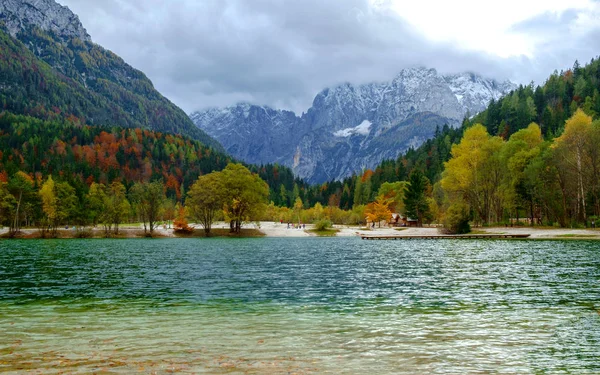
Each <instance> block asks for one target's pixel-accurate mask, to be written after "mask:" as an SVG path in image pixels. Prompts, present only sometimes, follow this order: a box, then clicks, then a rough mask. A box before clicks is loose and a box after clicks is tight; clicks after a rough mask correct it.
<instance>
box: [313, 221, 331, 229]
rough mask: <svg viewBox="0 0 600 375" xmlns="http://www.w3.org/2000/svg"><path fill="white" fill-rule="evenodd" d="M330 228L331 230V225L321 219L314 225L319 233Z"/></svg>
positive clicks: (329, 222)
mask: <svg viewBox="0 0 600 375" xmlns="http://www.w3.org/2000/svg"><path fill="white" fill-rule="evenodd" d="M331 228H333V224H332V223H331V221H329V220H327V219H321V220H319V221H317V222H316V223H315V230H317V231H319V232H322V231H326V230H328V229H331Z"/></svg>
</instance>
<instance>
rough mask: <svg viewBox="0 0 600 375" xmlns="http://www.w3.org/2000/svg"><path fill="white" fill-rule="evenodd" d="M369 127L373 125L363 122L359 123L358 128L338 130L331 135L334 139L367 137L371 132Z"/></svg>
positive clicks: (367, 121)
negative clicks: (354, 136)
mask: <svg viewBox="0 0 600 375" xmlns="http://www.w3.org/2000/svg"><path fill="white" fill-rule="evenodd" d="M371 125H373V123H372V122H371V121H369V120H365V121H363V122H361V123H360V125H358V126H355V127H353V128H346V129H342V130H338V131H336V132H335V133H333V135H335V136H336V137H350V136H351V135H354V134H358V135H369V132H370V131H371Z"/></svg>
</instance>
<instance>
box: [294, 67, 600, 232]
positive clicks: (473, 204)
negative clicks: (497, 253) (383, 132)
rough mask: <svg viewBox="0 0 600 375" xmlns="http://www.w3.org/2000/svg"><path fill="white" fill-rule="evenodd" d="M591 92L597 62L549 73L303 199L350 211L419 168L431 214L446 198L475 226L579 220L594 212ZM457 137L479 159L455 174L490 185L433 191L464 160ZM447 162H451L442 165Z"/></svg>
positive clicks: (441, 209)
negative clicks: (460, 206)
mask: <svg viewBox="0 0 600 375" xmlns="http://www.w3.org/2000/svg"><path fill="white" fill-rule="evenodd" d="M599 90H600V60H598V59H593V60H592V61H591V62H590V63H589V64H587V65H585V66H583V67H582V66H580V65H579V63H577V62H576V63H575V64H574V66H573V68H572V69H568V70H566V71H561V72H555V73H554V74H552V75H551V76H550V77H549V78H548V80H547V81H546V82H545V83H544V84H543V85H540V86H534V85H533V84H531V85H527V86H520V87H519V88H518V89H516V90H514V91H513V92H511V93H510V94H508V95H506V96H505V97H503V98H501V99H499V100H497V101H494V100H493V101H492V102H491V103H490V105H489V106H488V108H487V109H486V110H485V111H483V112H481V113H480V114H478V115H476V116H475V117H473V118H471V119H465V121H464V122H463V124H462V126H461V127H460V128H457V129H452V128H449V127H444V128H442V129H440V130H439V131H438V132H437V133H436V136H435V137H434V138H433V139H431V140H429V141H427V142H426V143H425V144H423V145H422V146H421V147H419V148H417V149H411V150H409V151H408V152H406V153H405V154H403V155H400V156H399V157H398V159H396V160H389V161H384V162H382V163H381V164H380V165H379V166H378V167H377V168H375V169H374V170H367V171H365V172H364V173H362V174H361V175H359V176H353V177H352V178H349V179H346V180H344V181H343V182H331V183H328V184H324V185H321V186H320V187H318V188H310V189H309V191H307V192H306V193H307V195H306V198H307V199H308V202H310V204H312V203H315V202H320V203H321V204H327V203H330V204H334V205H339V206H340V207H342V208H345V209H350V208H352V207H353V206H354V205H363V204H367V203H369V202H374V201H375V200H376V198H377V197H378V195H380V193H381V191H382V190H381V187H382V185H384V184H385V183H386V182H387V183H393V182H397V181H407V180H408V178H409V176H410V174H411V172H413V171H415V170H419V171H421V172H422V173H423V174H424V176H425V177H426V178H427V180H428V186H429V188H428V192H427V194H428V197H429V200H430V203H435V204H432V207H431V210H430V211H432V212H434V214H432V216H431V218H432V219H438V220H442V219H443V217H444V216H445V214H446V209H448V206H449V205H450V204H451V202H450V201H452V200H454V201H460V202H462V203H465V205H466V207H467V208H468V209H469V213H470V217H471V219H473V220H476V221H477V222H479V223H490V222H506V221H507V220H509V218H512V219H516V218H519V217H521V218H522V217H523V216H525V217H527V218H528V220H529V222H536V223H542V222H543V223H546V224H552V223H557V224H560V225H562V226H567V225H578V223H580V224H585V223H586V222H589V221H590V220H595V219H596V218H597V217H598V215H600V206H599V203H600V202H599V195H600V194H599V193H600V192H599V191H598V189H599V186H600V181H598V178H599V174H598V170H599V169H600V166H599V165H598V158H597V155H596V152H598V150H599V149H600V139H598V135H597V132H598V131H599V130H598V127H599V126H600V125H599V122H598V115H599V114H600V93H599ZM578 111H579V112H578ZM532 123H534V126H533V127H530V124H532ZM476 124H480V125H481V126H480V127H478V128H477V131H475V130H473V131H472V132H471V133H470V134H469V138H468V139H463V135H464V133H465V131H466V130H467V129H471V128H473V127H474V126H475V125H476ZM569 124H571V125H570V126H569ZM565 127H570V128H571V129H570V131H565ZM536 129H539V136H538V138H539V139H537V138H536V136H535V134H536ZM482 130H483V131H482ZM475 133H476V134H477V135H476V136H475ZM532 134H533V135H532ZM472 137H474V138H475V139H476V140H473V139H472ZM557 137H560V138H557ZM523 138H525V140H523ZM461 140H462V143H461ZM522 142H525V143H526V144H525V145H523V144H522ZM459 143H461V144H462V145H463V146H462V147H463V149H464V148H467V147H470V148H468V150H469V151H468V152H466V154H471V153H473V154H474V155H477V156H478V157H481V159H479V160H478V161H477V165H478V166H479V167H481V168H483V169H479V168H475V167H474V166H473V165H471V166H470V167H469V168H468V169H466V170H464V171H463V172H465V173H463V175H462V178H464V179H463V183H467V181H470V183H474V181H477V179H479V181H486V182H488V181H492V180H489V179H490V178H491V176H489V175H485V173H489V172H490V170H491V171H494V172H495V173H496V175H495V176H494V177H495V180H493V181H495V185H491V186H490V185H486V184H482V185H481V186H479V187H478V189H483V190H478V191H474V190H469V189H467V190H468V193H465V191H463V190H464V189H463V190H460V189H459V190H460V191H461V192H462V193H463V194H462V195H461V194H458V195H456V193H457V191H456V186H454V187H451V185H452V184H449V183H448V181H449V180H448V179H447V180H446V186H445V187H446V189H443V188H442V186H443V184H442V183H440V181H442V179H443V178H444V177H446V178H450V177H449V176H450V175H451V174H452V173H454V172H456V170H454V172H453V171H452V170H451V171H448V168H449V167H450V169H452V168H453V167H454V168H456V167H458V168H459V169H460V168H461V167H465V165H467V166H468V165H469V164H468V163H469V161H468V160H467V159H465V158H463V159H462V162H456V159H460V158H461V151H460V150H461V148H460V147H459V146H457V145H458V144H459ZM464 144H466V145H469V146H465V145H464ZM488 146H489V147H491V149H490V148H489V147H488ZM463 152H465V151H463ZM482 155H483V156H482ZM451 159H455V160H454V161H452V163H450V164H448V162H449V161H450V160H451ZM470 162H473V160H471V161H470ZM461 163H463V164H462V165H461ZM482 166H484V167H482ZM542 167H544V168H542ZM467 171H469V172H471V173H475V172H474V171H477V173H481V174H480V175H470V177H469V178H471V180H468V179H467V177H466V176H467V175H468V173H466V172H467ZM486 179H487V180H486ZM442 182H443V181H442ZM455 182H456V181H455ZM483 185H485V186H486V187H485V188H484V187H483ZM463 187H465V189H466V185H464V186H463ZM485 189H492V190H487V191H486V190H485ZM450 196H452V197H450ZM484 196H485V199H484V198H482V197H484ZM450 198H452V199H450ZM482 199H483V201H480V200H482ZM464 201H466V202H464ZM484 201H485V202H484ZM492 201H494V203H492ZM494 205H495V207H494ZM390 209H392V210H393V207H390Z"/></svg>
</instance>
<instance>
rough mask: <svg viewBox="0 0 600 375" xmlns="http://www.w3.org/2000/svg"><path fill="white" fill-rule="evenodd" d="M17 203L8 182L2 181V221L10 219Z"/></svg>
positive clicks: (0, 206) (0, 214) (0, 218)
mask: <svg viewBox="0 0 600 375" xmlns="http://www.w3.org/2000/svg"><path fill="white" fill-rule="evenodd" d="M16 204H17V202H16V200H15V197H14V196H13V195H12V194H11V193H10V191H8V187H7V183H6V182H0V223H2V224H3V223H5V222H6V221H9V220H10V218H11V217H12V215H11V214H12V212H13V210H14V207H15V206H16Z"/></svg>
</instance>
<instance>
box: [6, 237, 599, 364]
mask: <svg viewBox="0 0 600 375" xmlns="http://www.w3.org/2000/svg"><path fill="white" fill-rule="evenodd" d="M0 372H6V373H9V374H10V373H30V372H31V373H43V374H58V373H85V374H89V373H97V374H114V373H121V374H129V373H151V374H153V373H156V374H168V373H214V374H236V373H245V374H288V373H298V374H313V373H314V374H321V373H331V374H365V373H371V374H457V373H469V374H562V373H564V374H588V373H589V374H592V373H594V374H598V373H600V243H598V242H587V241H489V240H480V241H467V240H462V241H457V240H439V241H433V240H425V241H418V240H408V241H389V242H379V241H361V240H360V239H357V238H298V239H289V238H286V239H272V238H263V239H241V240H234V239H210V240H202V239H164V240H162V239H159V240H146V239H140V240H133V239H130V240H64V241H63V240H48V241H41V240H40V241H37V240H29V241H2V242H0Z"/></svg>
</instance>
